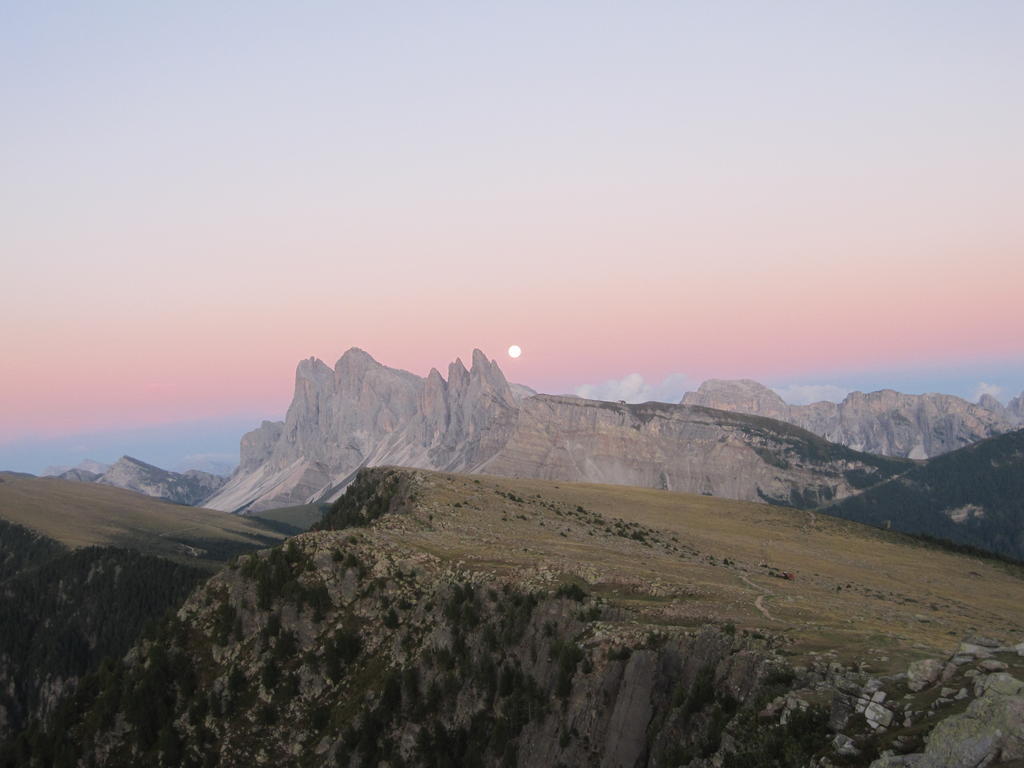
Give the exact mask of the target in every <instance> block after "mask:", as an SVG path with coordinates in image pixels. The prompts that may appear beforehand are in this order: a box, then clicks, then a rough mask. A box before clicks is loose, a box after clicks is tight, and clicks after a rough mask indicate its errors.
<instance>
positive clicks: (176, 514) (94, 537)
mask: <svg viewBox="0 0 1024 768" xmlns="http://www.w3.org/2000/svg"><path fill="white" fill-rule="evenodd" d="M0 480H2V482H0V519H4V520H7V521H8V522H11V523H15V524H18V525H22V526H24V527H26V528H30V529H32V530H34V531H37V532H38V533H40V534H42V535H44V536H47V537H49V538H51V539H54V540H55V541H59V542H61V543H62V544H65V545H67V546H68V547H71V548H78V547H85V546H91V545H100V546H119V547H131V548H135V549H138V550H140V551H142V552H146V553H148V554H155V555H161V556H164V557H170V558H173V559H177V560H180V561H182V562H191V563H193V564H195V563H202V562H204V561H206V562H219V561H223V560H226V559H227V558H228V557H230V556H231V555H233V554H236V553H237V552H240V551H247V550H251V549H252V548H254V547H261V546H270V545H272V544H274V543H277V542H279V541H281V540H282V539H283V538H284V534H282V533H279V532H276V531H273V530H270V529H269V528H267V527H266V526H263V525H260V524H259V523H258V522H256V521H253V520H248V519H246V518H244V517H239V516H237V515H230V514H227V513H225V512H216V511H214V510H209V509H202V508H198V507H182V506H178V505H175V504H170V503H168V502H164V501H160V500H158V499H153V498H151V497H149V496H144V495H142V494H139V493H134V492H132V491H127V490H124V489H122V488H114V487H112V486H105V485H98V484H92V483H75V482H70V481H67V480H60V479H58V478H49V477H47V478H37V477H24V476H19V475H15V474H13V473H0Z"/></svg>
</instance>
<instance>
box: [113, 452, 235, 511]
mask: <svg viewBox="0 0 1024 768" xmlns="http://www.w3.org/2000/svg"><path fill="white" fill-rule="evenodd" d="M93 482H97V483H103V484H104V485H113V486H116V487H118V488H127V489H128V490H130V491H136V492H138V493H144V494H145V495H147V496H155V497H156V498H158V499H166V500H167V501H172V502H174V503H175V504H184V505H187V506H196V505H198V504H201V503H202V502H203V500H204V499H206V498H208V497H209V496H210V495H211V494H212V493H214V492H215V491H216V490H218V489H219V488H220V487H221V486H222V485H223V484H224V478H223V477H220V476H219V475H211V474H209V473H208V472H200V471H199V470H196V469H190V470H189V471H188V472H184V473H178V472H168V471H167V470H165V469H160V467H155V466H153V465H152V464H147V463H146V462H144V461H139V460H138V459H135V458H132V457H131V456H122V457H121V458H120V459H118V460H117V461H116V462H114V464H113V465H112V466H111V467H110V469H108V470H107V471H106V472H105V473H104V474H103V475H102V476H101V477H99V478H97V479H95V480H94V481H93Z"/></svg>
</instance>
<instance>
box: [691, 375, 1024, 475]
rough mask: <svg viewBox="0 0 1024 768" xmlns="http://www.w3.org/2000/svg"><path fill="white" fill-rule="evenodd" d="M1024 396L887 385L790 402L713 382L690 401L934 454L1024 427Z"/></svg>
mask: <svg viewBox="0 0 1024 768" xmlns="http://www.w3.org/2000/svg"><path fill="white" fill-rule="evenodd" d="M1021 399H1022V398H1020V397H1018V398H1016V399H1015V400H1013V401H1011V403H1010V406H1009V407H1005V408H1004V407H1003V406H1002V404H1001V403H999V401H997V400H996V399H995V398H993V397H991V396H983V397H982V399H981V400H980V401H979V402H978V403H977V404H973V403H969V402H967V401H966V400H963V399H962V398H959V397H954V396H953V395H941V394H925V395H907V394H903V393H901V392H896V391H893V390H891V389H883V390H880V391H878V392H869V393H864V392H851V393H850V394H849V395H847V397H846V398H845V399H844V400H843V401H842V402H841V403H831V402H827V401H822V402H818V403H812V404H810V405H788V404H787V403H786V402H785V401H784V400H783V399H782V398H781V397H779V396H778V395H777V394H776V393H774V392H773V391H772V390H770V389H768V388H767V387H765V386H763V385H761V384H758V383H757V382H756V381H750V380H749V379H743V380H739V381H723V380H719V379H711V380H709V381H705V382H704V383H703V384H701V385H700V387H699V388H698V390H697V391H696V392H687V393H686V395H684V396H683V399H682V403H683V404H684V405H703V406H706V407H708V408H719V409H722V410H727V411H736V412H739V413H750V414H755V415H759V416H767V417H769V418H773V419H779V420H782V421H788V422H789V423H791V424H796V425H797V426H800V427H803V428H804V429H806V430H808V431H810V432H813V433H814V434H816V435H820V436H821V437H824V438H825V439H826V440H830V441H832V442H836V443H841V444H842V445H847V446H849V447H851V448H854V449H856V450H858V451H867V452H869V453H879V454H883V455H886V456H902V457H908V458H911V459H926V458H929V457H932V456H937V455H939V454H942V453H946V452H948V451H953V450H956V449H957V448H963V447H964V446H966V445H970V444H972V443H976V442H978V441H979V440H983V439H985V438H987V437H992V436H994V435H998V434H1002V433H1004V432H1007V431H1010V430H1012V429H1015V428H1017V427H1019V426H1021V424H1022V423H1024V413H1021V412H1020V411H1021V405H1020V402H1021Z"/></svg>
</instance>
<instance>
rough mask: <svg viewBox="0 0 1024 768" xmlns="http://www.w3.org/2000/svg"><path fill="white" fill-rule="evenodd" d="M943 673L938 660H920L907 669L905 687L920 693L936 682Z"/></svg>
mask: <svg viewBox="0 0 1024 768" xmlns="http://www.w3.org/2000/svg"><path fill="white" fill-rule="evenodd" d="M942 672H943V664H942V662H941V661H939V660H938V659H921V660H920V661H915V662H914V663H913V664H911V665H910V667H909V668H908V669H907V687H908V688H909V689H910V690H912V691H921V690H924V689H925V688H927V687H928V686H929V685H933V684H934V683H935V682H937V681H938V679H939V676H940V675H941V674H942Z"/></svg>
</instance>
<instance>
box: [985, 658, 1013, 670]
mask: <svg viewBox="0 0 1024 768" xmlns="http://www.w3.org/2000/svg"><path fill="white" fill-rule="evenodd" d="M978 669H983V670H985V671H986V672H1005V671H1006V670H1007V669H1009V667H1008V666H1007V665H1006V664H1005V663H1004V662H1002V661H996V660H995V659H983V660H982V661H980V662H979V663H978Z"/></svg>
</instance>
